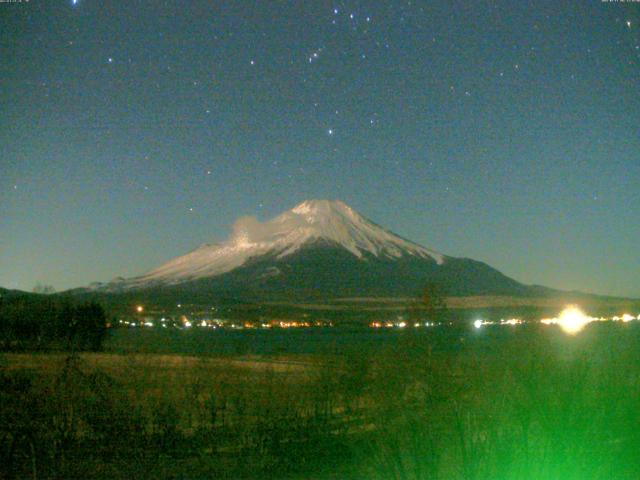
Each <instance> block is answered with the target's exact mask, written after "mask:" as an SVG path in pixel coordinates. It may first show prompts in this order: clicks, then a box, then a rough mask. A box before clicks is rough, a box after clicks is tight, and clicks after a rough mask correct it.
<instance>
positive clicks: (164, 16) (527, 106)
mask: <svg viewBox="0 0 640 480" xmlns="http://www.w3.org/2000/svg"><path fill="white" fill-rule="evenodd" d="M0 48H1V51H0V113H1V116H0V120H1V122H2V125H1V128H0V286H3V287H7V288H20V289H25V290H31V289H32V287H33V286H34V285H35V284H36V283H38V282H39V283H43V284H51V285H53V286H54V287H56V288H57V289H58V290H61V289H65V288H70V287H76V286H81V285H87V284H89V283H90V282H93V281H108V280H110V279H111V278H113V277H116V276H120V275H121V276H133V275H136V274H140V273H143V272H144V271H146V270H149V269H151V268H152V267H155V266H157V265H158V264H160V263H162V262H164V261H166V260H168V259H170V258H172V257H174V256H177V255H180V254H183V253H186V252H187V251H189V250H191V249H193V248H195V247H196V246H198V245H199V244H201V243H203V242H209V241H212V240H221V239H224V238H226V237H227V235H228V233H229V231H230V228H231V225H232V224H233V222H234V221H235V219H236V218H238V217H240V216H242V215H256V216H257V217H258V218H259V219H261V220H264V219H268V218H270V217H272V216H274V215H276V214H278V213H280V212H282V211H284V210H287V209H290V208H292V207H293V206H295V205H296V204H298V203H300V202H302V201H303V200H305V199H310V198H328V199H340V200H342V201H344V202H345V203H347V204H349V205H350V206H352V207H353V208H354V209H356V210H358V211H359V212H360V213H362V214H363V215H365V216H366V217H368V218H370V219H372V220H374V221H375V222H377V223H379V224H381V225H384V226H385V227H387V228H389V229H391V230H393V231H394V232H396V233H398V234H400V235H402V236H404V237H406V238H410V239H411V240H414V241H416V242H418V243H421V244H423V245H425V246H428V247H431V248H434V249H436V250H438V251H441V252H443V253H445V254H448V255H454V256H465V257H471V258H475V259H477V260H482V261H484V262H487V263H488V264H490V265H492V266H494V267H496V268H498V269H499V270H501V271H503V272H504V273H505V274H507V275H509V276H512V277H514V278H516V279H517V280H519V281H522V282H525V283H538V284H544V285H547V286H551V287H557V288H562V289H580V290H584V291H590V292H597V293H603V294H615V295H626V296H635V297H640V280H639V278H638V274H639V273H640V246H639V242H640V81H639V80H640V3H635V4H634V3H613V2H608V3H607V2H600V1H599V0H598V1H595V0H593V1H590V0H580V1H577V0H576V1H569V0H567V1H560V0H555V1H536V2H533V1H521V0H517V1H515V0H509V1H491V2H486V1H477V0H474V1H468V2H456V1H441V2H419V1H409V2H370V3H368V2H360V1H354V2H349V1H345V2H326V1H315V0H314V1H299V2H275V1H273V2H272V1H263V2H257V1H256V2H251V1H248V0H247V1H237V2H223V1H213V0H210V1H203V0H189V1H178V0H175V1H164V2H163V1H160V0H153V1H152V0H129V1H124V0H121V1H111V0H100V1H98V0H76V1H72V0H67V1H63V0H60V1H58V0H30V1H28V2H27V1H26V0H23V1H22V2H19V3H7V0H4V1H3V2H2V3H0Z"/></svg>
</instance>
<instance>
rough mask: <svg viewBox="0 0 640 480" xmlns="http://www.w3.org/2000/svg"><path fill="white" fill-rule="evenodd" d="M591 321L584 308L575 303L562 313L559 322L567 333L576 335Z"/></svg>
mask: <svg viewBox="0 0 640 480" xmlns="http://www.w3.org/2000/svg"><path fill="white" fill-rule="evenodd" d="M590 321H591V318H590V317H587V316H586V315H585V314H584V313H583V312H582V310H580V309H579V308H578V307H576V306H575V305H569V306H568V307H567V308H565V309H564V310H563V311H562V312H561V313H560V318H559V319H558V323H559V324H560V328H562V329H563V330H564V331H565V332H566V333H568V334H570V335H574V334H576V333H578V332H579V331H580V330H582V329H583V328H584V327H585V326H586V325H587V323H589V322H590Z"/></svg>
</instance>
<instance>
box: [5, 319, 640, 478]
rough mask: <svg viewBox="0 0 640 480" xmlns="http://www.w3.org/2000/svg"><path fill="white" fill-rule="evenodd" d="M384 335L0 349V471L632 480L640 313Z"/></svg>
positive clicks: (639, 420) (637, 440)
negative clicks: (184, 347) (330, 344)
mask: <svg viewBox="0 0 640 480" xmlns="http://www.w3.org/2000/svg"><path fill="white" fill-rule="evenodd" d="M390 338H391V339H392V340H391V341H385V342H378V343H376V342H373V343H372V342H371V341H369V340H363V339H362V338H361V337H351V338H350V343H351V348H349V349H344V350H343V351H341V350H340V349H336V348H328V349H325V350H322V351H321V352H316V353H313V352H311V353H310V352H301V353H292V352H291V351H282V352H277V353H272V354H261V355H256V354H251V355H249V354H243V355H239V354H232V355H231V354H230V355H211V354H208V355H207V354H200V355H189V354H188V352H186V351H185V352H182V353H181V354H171V355H169V354H160V353H154V352H153V348H149V346H148V345H147V346H145V345H144V338H143V337H138V338H137V339H136V340H137V341H139V342H140V350H141V351H142V350H145V348H146V351H147V352H149V353H145V354H139V353H138V354H135V353H126V354H124V353H101V354H81V355H76V356H68V355H63V354H45V353H41V354H26V353H25V354H5V355H2V356H1V357H0V381H1V382H2V388H1V389H0V442H1V444H0V446H1V448H2V450H1V454H2V458H0V476H1V478H291V479H302V478H305V479H307V478H316V479H329V478H336V479H337V478H340V479H342V478H354V479H360V478H362V479H370V478H371V479H494V480H495V479H635V478H640V454H639V453H638V452H640V348H639V347H640V325H636V324H634V323H631V324H593V325H590V326H589V327H588V328H587V329H586V330H585V331H583V332H582V333H581V334H579V335H577V336H573V337H569V336H566V335H564V334H563V333H562V332H560V331H559V330H558V329H556V328H555V327H537V326H536V327H525V326H522V327H518V328H511V327H487V328H485V329H482V330H481V331H477V332H476V331H471V332H463V331H461V332H455V334H454V335H452V334H451V333H450V332H449V333H448V334H447V333H444V332H442V333H435V332H434V333H432V334H429V335H425V334H422V335H417V334H415V333H412V332H405V333H403V334H400V335H397V334H396V335H395V336H393V337H390ZM176 341H180V340H179V339H178V340H176ZM176 350H179V349H176Z"/></svg>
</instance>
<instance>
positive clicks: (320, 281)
mask: <svg viewBox="0 0 640 480" xmlns="http://www.w3.org/2000/svg"><path fill="white" fill-rule="evenodd" d="M428 284H435V285H437V286H438V287H439V288H441V289H442V291H443V292H445V293H446V295H449V296H467V295H518V296H523V295H524V296H526V295H533V294H535V293H539V292H540V291H541V290H542V289H543V287H535V286H527V285H523V284H521V283H519V282H517V281H515V280H513V279H511V278H509V277H507V276H505V275H503V274H502V273H500V272H499V271H498V270H496V269H494V268H492V267H490V266H488V265H486V264H485V263H482V262H478V261H475V260H471V259H468V258H456V257H451V256H447V255H443V254H441V253H438V252H437V251H435V250H432V249H429V248H426V247H423V246H421V245H418V244H417V243H414V242H411V241H409V240H406V239H404V238H402V237H400V236H398V235H396V234H394V233H393V232H390V231H389V230H386V229H384V228H382V227H380V226H379V225H377V224H375V223H373V222H372V221H370V220H368V219H366V218H365V217H363V216H362V215H360V214H359V213H358V212H356V211H355V210H354V209H352V208H351V207H349V206H348V205H346V204H344V203H343V202H341V201H329V200H308V201H305V202H303V203H301V204H299V205H297V206H296V207H294V208H293V209H291V210H289V211H287V212H284V213H282V214H280V215H279V216H277V217H275V218H273V219H272V220H269V221H267V222H259V221H258V220H257V219H255V218H254V217H243V218H240V219H239V220H238V221H237V222H236V224H235V225H234V228H233V233H232V234H231V236H230V237H229V239H228V240H226V241H224V242H222V243H219V244H204V245H202V246H200V247H198V248H196V249H195V250H193V251H192V252H190V253H187V254H186V255H183V256H180V257H177V258H175V259H173V260H170V261H168V262H167V263H165V264H163V265H161V266H159V267H158V268H155V269H153V270H151V271H149V272H147V273H145V274H143V275H141V276H138V277H133V278H129V279H122V278H120V279H118V280H114V281H112V282H109V283H106V284H93V285H92V286H91V287H89V289H88V290H90V291H94V292H104V293H121V294H122V293H130V294H133V293H135V292H139V293H142V292H146V293H147V294H151V293H154V294H156V295H163V294H164V295H170V296H172V297H174V296H178V297H179V298H183V299H185V300H184V301H185V302H186V301H188V300H189V299H190V300H192V301H193V302H199V301H210V300H214V299H217V298H229V297H233V298H243V299H251V300H256V299H282V298H287V299H294V298H295V299H302V298H316V299H317V298H340V297H390V296H414V295H417V294H419V292H420V291H421V290H422V289H423V288H424V287H425V285H428Z"/></svg>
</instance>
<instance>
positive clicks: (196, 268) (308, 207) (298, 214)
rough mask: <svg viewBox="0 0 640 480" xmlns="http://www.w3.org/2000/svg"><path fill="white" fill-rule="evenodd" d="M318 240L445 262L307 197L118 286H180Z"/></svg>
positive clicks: (351, 213) (347, 211)
mask: <svg viewBox="0 0 640 480" xmlns="http://www.w3.org/2000/svg"><path fill="white" fill-rule="evenodd" d="M316 240H325V241H329V242H332V243H335V244H338V245H340V246H342V247H344V248H345V249H346V250H348V251H349V252H351V253H352V254H353V255H354V256H356V257H358V258H363V256H364V255H365V254H371V255H373V256H375V257H387V258H400V257H402V256H404V255H410V256H415V257H419V258H424V259H430V260H433V261H435V262H437V263H438V264H442V263H443V262H444V260H445V256H443V255H442V254H440V253H437V252H435V251H433V250H429V249H427V248H425V247H422V246H420V245H418V244H415V243H413V242H410V241H408V240H405V239H403V238H401V237H399V236H397V235H395V234H394V233H392V232H390V231H388V230H385V229H383V228H382V227H380V226H378V225H376V224H375V223H373V222H371V221H369V220H367V219H366V218H364V217H362V216H361V215H360V214H359V213H357V212H356V211H355V210H353V209H352V208H350V207H349V206H347V205H345V204H344V203H342V202H340V201H328V200H308V201H305V202H303V203H301V204H300V205H298V206H296V207H295V208H293V209H292V210H289V211H287V212H285V213H283V214H281V215H279V216H277V217H275V218H274V219H272V220H269V221H267V222H264V223H261V222H259V221H258V220H257V219H255V218H254V217H243V218H241V219H239V220H238V221H237V222H236V224H235V225H234V228H233V233H232V235H231V237H230V238H229V239H228V240H227V241H225V242H223V243H221V244H216V245H202V246H200V247H199V248H197V249H195V250H193V251H192V252H190V253H188V254H186V255H183V256H181V257H177V258H175V259H173V260H171V261H169V262H167V263H165V264H164V265H161V266H160V267H158V268H156V269H154V270H152V271H150V272H148V273H146V274H144V275H142V276H140V277H135V278H132V279H130V280H127V281H125V282H124V284H119V287H124V288H136V287H142V286H146V285H153V284H177V283H182V282H185V281H189V280H195V279H199V278H206V277H213V276H216V275H220V274H223V273H226V272H229V271H231V270H233V269H235V268H237V267H240V266H241V265H243V264H244V263H245V262H246V261H247V260H248V259H249V258H252V257H257V256H261V255H266V254H271V255H275V256H276V257H277V258H284V257H286V256H287V255H290V254H292V253H294V252H296V251H298V250H299V249H301V248H302V247H303V246H304V245H306V244H309V243H310V242H313V241H316Z"/></svg>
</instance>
